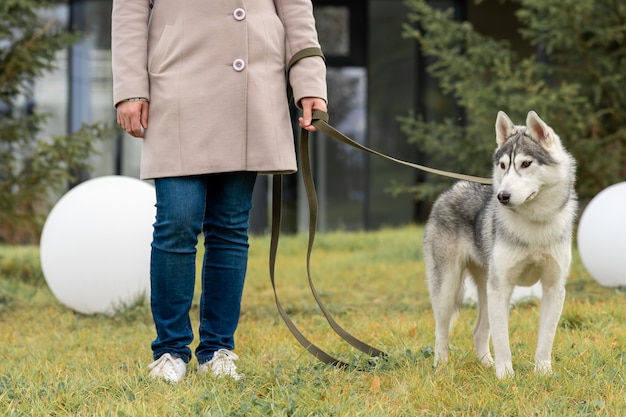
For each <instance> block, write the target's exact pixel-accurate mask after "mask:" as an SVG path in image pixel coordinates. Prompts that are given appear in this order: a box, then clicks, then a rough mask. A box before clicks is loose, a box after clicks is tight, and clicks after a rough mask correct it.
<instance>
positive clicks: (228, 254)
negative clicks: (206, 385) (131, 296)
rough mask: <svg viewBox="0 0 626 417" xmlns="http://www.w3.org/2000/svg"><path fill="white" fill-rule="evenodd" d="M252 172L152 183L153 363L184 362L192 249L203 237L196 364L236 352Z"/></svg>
mask: <svg viewBox="0 0 626 417" xmlns="http://www.w3.org/2000/svg"><path fill="white" fill-rule="evenodd" d="M256 175H257V174H256V173H255V172H232V173H224V174H210V175H203V176H194V177H176V178H160V179H156V180H155V189H156V208H157V212H156V222H155V223H154V233H153V240H152V256H151V261H150V290H151V295H150V302H151V307H152V316H153V319H154V324H155V327H156V331H157V337H156V339H155V340H154V342H152V351H153V356H154V359H155V360H156V359H158V358H159V357H160V356H161V355H163V354H165V353H170V354H171V355H173V356H176V357H179V358H181V359H183V360H184V361H185V362H189V360H190V359H191V349H190V348H189V345H190V343H191V342H192V341H193V330H192V328H191V321H190V319H189V310H190V308H191V303H192V300H193V296H194V287H195V279H196V246H197V243H198V236H199V235H200V233H201V232H202V233H203V234H204V249H205V252H204V261H203V266H202V295H201V298H200V329H199V338H200V343H199V345H198V347H197V349H196V352H195V353H196V358H197V359H198V363H205V362H207V361H209V360H211V358H212V357H213V354H214V352H216V351H217V350H218V349H228V350H232V349H234V347H235V341H234V333H235V329H236V328H237V324H238V323H239V315H240V310H241V295H242V292H243V286H244V280H245V275H246V268H247V265H248V220H249V213H250V209H251V208H252V191H253V188H254V183H255V180H256Z"/></svg>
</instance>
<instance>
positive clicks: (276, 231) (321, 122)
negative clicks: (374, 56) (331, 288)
mask: <svg viewBox="0 0 626 417" xmlns="http://www.w3.org/2000/svg"><path fill="white" fill-rule="evenodd" d="M308 56H320V57H322V58H324V55H323V54H322V51H321V50H320V49H319V48H307V49H304V50H302V51H300V52H298V53H297V54H296V55H294V57H293V58H292V59H291V61H290V62H289V64H288V66H287V68H288V70H287V74H288V73H289V69H290V68H291V67H292V66H293V65H294V64H295V63H296V62H298V61H299V60H300V59H302V58H306V57H308ZM290 93H291V90H290V89H289V96H290V97H291V94H290ZM312 116H313V122H312V124H313V126H315V127H316V128H317V130H319V131H320V132H323V133H325V134H326V135H328V136H329V137H331V138H333V139H336V140H338V141H340V142H342V143H345V144H347V145H350V146H352V147H354V148H356V149H359V150H361V151H364V152H368V153H370V154H373V155H377V156H380V157H382V158H385V159H388V160H390V161H393V162H396V163H399V164H402V165H406V166H409V167H411V168H415V169H419V170H422V171H425V172H429V173H432V174H437V175H443V176H446V177H450V178H456V179H460V180H466V181H472V182H477V183H480V184H491V183H492V181H491V179H489V178H482V177H475V176H472V175H465V174H458V173H454V172H449V171H443V170H439V169H435V168H430V167H427V166H424V165H419V164H414V163H411V162H407V161H403V160H401V159H397V158H394V157H391V156H388V155H385V154H383V153H381V152H378V151H376V150H373V149H370V148H368V147H366V146H364V145H362V144H360V143H358V142H356V141H354V140H352V139H350V138H349V137H348V136H346V135H344V134H343V133H341V132H339V131H338V130H337V129H335V128H334V127H332V126H331V125H330V124H329V123H328V113H326V112H323V111H320V110H315V111H314V112H313V115H312ZM300 157H301V164H302V177H303V181H304V188H305V191H306V195H307V200H308V203H309V240H308V247H307V255H306V270H307V279H308V283H309V288H310V290H311V293H312V294H313V298H314V299H315V302H316V303H317V305H318V307H319V309H320V310H321V312H322V314H323V315H324V317H325V318H326V321H327V322H328V324H329V325H330V327H331V328H332V329H333V330H334V331H335V333H337V335H339V336H340V337H341V338H342V339H343V340H345V341H346V342H348V343H349V344H350V345H351V346H353V347H354V348H356V349H358V350H359V351H361V352H363V353H365V354H366V355H369V356H370V357H372V358H376V357H378V358H385V357H386V356H387V354H386V353H385V352H383V351H382V350H380V349H377V348H375V347H373V346H370V345H369V344H367V343H365V342H363V341H362V340H360V339H358V338H356V337H354V336H353V335H352V334H350V333H348V332H347V331H346V330H345V329H344V328H342V327H341V326H340V325H339V324H338V323H337V322H336V321H335V319H334V318H333V316H332V315H331V314H330V312H329V311H328V309H327V308H326V306H325V305H324V303H323V302H322V299H321V297H320V296H319V293H318V292H317V290H316V288H315V284H314V283H313V279H312V276H311V254H312V252H313V245H314V242H315V232H316V228H317V217H318V201H317V194H316V191H315V182H314V180H313V170H312V168H311V157H310V152H309V132H308V131H307V130H306V129H300ZM282 190H283V182H282V175H273V181H272V232H271V240H270V257H269V272H270V281H271V283H272V289H273V291H274V300H275V302H276V308H277V309H278V313H279V314H280V316H281V318H282V319H283V321H284V322H285V324H286V325H287V328H288V329H289V330H290V331H291V333H292V334H293V336H294V337H295V338H296V340H297V341H298V342H299V343H300V344H301V345H302V346H303V347H304V348H305V349H306V350H307V351H308V352H309V353H311V354H312V355H313V356H315V357H316V358H317V359H319V360H320V361H321V362H323V363H325V364H327V365H332V366H334V367H337V368H340V369H357V370H362V368H359V367H357V366H355V365H351V364H349V363H347V362H344V361H342V360H339V359H337V358H335V357H333V356H331V355H330V354H328V353H327V352H325V351H324V350H322V349H321V348H320V347H318V346H317V345H315V344H314V343H312V342H311V341H310V340H309V339H307V338H306V336H304V334H303V333H302V332H301V331H300V330H298V328H297V327H296V325H295V324H294V322H293V320H291V318H290V317H289V315H288V314H287V312H286V311H285V309H284V308H283V306H282V304H281V303H280V300H279V297H278V292H277V290H276V278H275V270H276V257H277V254H278V241H279V236H280V228H281V221H282Z"/></svg>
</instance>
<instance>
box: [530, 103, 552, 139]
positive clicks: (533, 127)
mask: <svg viewBox="0 0 626 417" xmlns="http://www.w3.org/2000/svg"><path fill="white" fill-rule="evenodd" d="M526 127H527V128H528V133H530V137H531V138H533V140H534V141H536V142H538V143H539V144H541V145H542V146H546V147H549V146H550V145H551V144H552V142H553V139H554V132H553V131H552V129H551V128H550V126H548V125H547V124H546V122H544V121H543V120H541V118H540V117H539V115H537V113H535V112H534V111H532V110H531V111H529V112H528V115H527V116H526Z"/></svg>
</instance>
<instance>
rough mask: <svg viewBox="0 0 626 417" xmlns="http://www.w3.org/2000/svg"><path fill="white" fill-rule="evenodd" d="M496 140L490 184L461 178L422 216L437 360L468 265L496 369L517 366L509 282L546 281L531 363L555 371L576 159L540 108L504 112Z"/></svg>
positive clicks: (484, 343) (480, 350)
mask: <svg viewBox="0 0 626 417" xmlns="http://www.w3.org/2000/svg"><path fill="white" fill-rule="evenodd" d="M496 143H497V148H496V150H495V152H494V154H493V186H485V185H479V184H476V183H472V182H466V181H461V182H458V183H456V184H455V185H454V186H452V188H450V189H449V190H447V191H446V192H444V193H443V194H442V195H441V196H439V198H438V199H437V200H436V202H435V203H434V205H433V208H432V212H431V214H430V217H429V219H428V222H427V223H426V227H425V235H424V258H425V262H426V276H427V279H428V288H429V293H430V299H431V302H432V308H433V312H434V317H435V326H436V329H435V364H436V365H437V364H440V363H443V362H446V361H447V360H448V345H449V342H450V331H451V328H452V324H453V322H454V319H455V318H456V316H457V315H458V312H459V308H460V305H461V302H462V299H463V280H464V277H465V276H467V275H469V276H471V278H472V279H473V280H474V282H475V284H476V287H477V292H478V318H477V321H476V326H475V328H474V345H475V347H476V354H477V355H478V358H479V359H480V361H481V362H482V363H483V364H484V365H486V366H489V367H491V366H495V372H496V376H497V377H498V378H500V379H502V378H506V377H510V376H512V375H513V364H512V359H511V349H510V344H509V325H508V322H509V301H510V298H511V294H512V292H513V289H514V287H515V286H517V285H521V286H530V285H533V284H535V283H536V282H538V281H539V282H541V286H542V290H543V295H542V298H541V307H540V318H539V334H538V339H537V349H536V352H535V372H538V373H550V372H551V371H552V362H551V356H552V345H553V342H554V337H555V333H556V329H557V325H558V322H559V319H560V316H561V312H562V310H563V303H564V300H565V283H566V280H567V277H568V275H569V268H570V262H571V257H572V254H571V252H572V251H571V248H572V229H573V223H574V219H575V216H576V211H577V204H578V203H577V197H576V192H575V190H574V183H575V170H576V162H575V161H574V158H573V157H572V156H571V155H570V154H569V153H568V152H567V151H566V150H565V149H564V148H563V146H562V144H561V140H560V138H559V137H558V136H557V135H556V133H554V131H553V130H552V128H550V127H549V126H548V125H547V124H546V123H545V122H544V121H543V120H541V119H540V118H539V116H538V115H537V113H535V112H534V111H530V112H529V113H528V115H527V117H526V126H516V125H514V124H513V122H512V121H511V119H510V118H509V117H508V116H507V115H506V114H505V113H504V112H499V113H498V116H497V119H496ZM490 335H491V339H492V343H493V351H494V357H492V355H491V351H490V343H489V341H490V340H489V339H490ZM494 359H495V360H494Z"/></svg>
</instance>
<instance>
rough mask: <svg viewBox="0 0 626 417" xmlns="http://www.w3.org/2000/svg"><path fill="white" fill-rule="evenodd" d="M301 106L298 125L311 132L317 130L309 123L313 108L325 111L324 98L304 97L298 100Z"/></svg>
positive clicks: (311, 118) (311, 120)
mask: <svg viewBox="0 0 626 417" xmlns="http://www.w3.org/2000/svg"><path fill="white" fill-rule="evenodd" d="M300 105H301V106H302V117H300V118H299V119H298V122H299V123H300V127H301V128H303V129H306V130H308V131H311V132H315V131H317V128H316V127H315V126H313V125H312V124H311V123H312V122H313V117H312V114H313V110H322V111H327V108H326V100H324V99H322V98H319V97H304V98H303V99H302V100H300Z"/></svg>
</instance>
